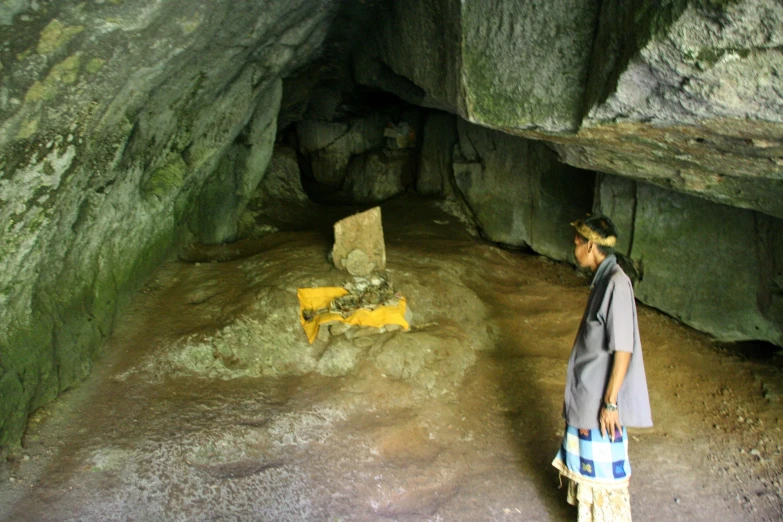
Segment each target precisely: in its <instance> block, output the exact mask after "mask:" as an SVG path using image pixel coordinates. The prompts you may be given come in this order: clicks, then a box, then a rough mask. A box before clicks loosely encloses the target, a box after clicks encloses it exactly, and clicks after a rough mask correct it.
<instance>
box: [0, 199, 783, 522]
mask: <svg viewBox="0 0 783 522" xmlns="http://www.w3.org/2000/svg"><path fill="white" fill-rule="evenodd" d="M383 212H384V229H385V235H386V244H387V259H388V269H389V274H390V277H391V278H392V281H393V282H394V284H395V286H396V287H397V288H398V289H399V290H401V291H402V292H403V293H404V294H405V295H406V296H407V297H408V300H409V304H410V306H411V309H412V311H413V314H414V316H413V329H412V331H411V332H407V333H385V334H382V335H379V336H376V337H373V338H372V343H370V345H368V341H365V342H363V343H361V344H360V345H355V344H354V343H348V342H347V341H339V342H337V341H323V340H318V341H316V342H315V343H314V344H313V345H309V344H308V343H307V341H306V339H305V337H304V333H303V331H302V330H301V327H300V325H299V324H298V322H297V308H296V297H295V288H296V287H297V286H313V285H323V284H339V283H340V281H344V280H346V277H345V275H344V274H341V273H340V272H338V271H336V270H335V269H334V268H332V267H331V266H330V265H329V263H328V261H327V259H326V253H327V251H328V249H329V247H330V244H329V242H330V235H329V226H327V225H330V224H331V222H332V221H333V218H334V217H335V216H334V215H324V216H321V217H318V216H317V215H316V214H312V213H310V214H307V217H308V220H309V222H311V223H320V225H319V226H314V227H313V228H315V230H310V231H306V230H291V231H287V232H279V233H276V234H272V235H269V236H265V237H263V238H260V239H255V240H248V241H244V242H242V243H240V244H235V245H227V246H223V247H213V248H211V249H208V248H203V249H201V250H198V251H195V250H193V251H191V252H190V253H189V254H188V255H186V256H184V258H185V259H187V260H188V261H182V260H178V261H171V262H169V263H166V264H165V265H163V266H162V267H160V269H159V270H158V271H157V272H156V273H155V274H154V275H153V276H152V277H151V278H150V280H149V282H148V283H147V285H146V286H145V287H144V288H143V289H142V291H140V292H139V293H138V294H137V296H136V297H135V298H134V300H133V302H132V304H131V305H130V307H129V308H128V309H127V312H126V313H125V314H124V315H123V316H122V317H120V318H118V320H117V326H116V328H115V331H114V333H113V334H112V336H111V337H110V338H109V339H108V341H107V343H106V346H105V348H104V350H103V351H102V354H101V356H100V357H99V359H98V360H97V361H96V362H95V364H94V367H93V371H92V374H91V375H90V377H89V378H88V379H87V380H86V381H85V382H84V383H83V384H82V385H80V386H78V387H77V388H75V389H72V390H70V391H68V392H66V393H64V394H62V395H61V397H60V398H59V399H57V400H56V401H54V402H53V403H51V404H49V405H47V406H45V407H43V408H41V409H40V410H38V411H37V412H36V413H35V414H34V415H33V416H32V417H31V419H30V423H29V427H28V429H27V432H26V435H25V439H24V443H23V447H22V449H21V450H20V451H19V452H17V453H15V454H14V455H12V457H11V458H10V459H9V460H8V462H4V463H2V465H0V480H1V481H2V482H0V519H2V520H9V521H10V520H13V521H17V520H35V521H65V520H90V521H91V520H96V521H97V520H100V521H105V520H136V521H147V520H150V521H152V520H155V521H165V520H268V521H283V520H314V521H320V520H324V521H327V520H330V521H331V520H333V521H338V520H339V521H365V520H367V521H371V520H410V521H425V520H442V521H480V520H481V521H483V520H536V521H538V520H541V521H544V520H564V521H565V520H575V517H576V514H575V511H574V510H573V508H571V507H569V506H568V505H567V504H566V503H565V491H564V489H558V476H557V473H556V472H555V470H554V469H553V468H552V467H551V466H550V462H551V460H552V458H553V457H554V455H555V453H556V451H557V448H558V445H559V442H560V438H561V436H562V429H563V423H562V420H561V416H560V407H561V401H562V393H563V386H564V381H565V368H566V362H567V358H568V355H569V351H570V347H571V342H572V340H573V336H574V334H575V332H576V328H577V326H578V323H579V320H580V315H581V312H582V307H583V305H584V302H585V300H586V297H587V294H588V279H587V278H586V277H585V276H584V275H582V274H580V273H578V272H577V271H575V270H574V269H573V268H572V267H570V266H569V265H567V264H564V263H555V262H552V261H549V260H546V259H544V258H542V257H539V256H535V255H531V254H528V253H524V252H509V251H505V250H501V249H499V248H497V247H496V246H494V245H490V244H487V243H485V242H482V241H480V240H477V239H475V238H474V237H472V236H471V235H469V234H468V233H467V232H466V229H465V227H464V226H463V225H462V224H461V223H460V221H459V220H457V219H455V218H454V217H453V216H451V215H448V214H445V213H444V212H442V211H441V210H440V209H439V208H437V206H436V205H435V204H434V203H433V202H429V201H423V200H416V201H413V200H409V199H400V200H396V201H394V202H391V203H389V204H387V205H385V206H384V207H383ZM304 215H305V214H302V216H304ZM291 228H292V229H295V228H302V227H291ZM197 260H198V261H197ZM242 321H245V323H243V324H246V325H250V326H252V328H250V326H248V328H249V329H245V330H238V329H232V328H233V327H232V325H235V324H237V322H242ZM639 321H640V328H641V334H642V342H643V346H644V357H645V364H646V369H647V375H648V381H649V387H650V393H651V400H652V407H653V417H654V421H655V427H654V428H652V429H648V430H633V429H632V430H629V431H630V435H631V445H630V456H631V463H632V466H633V478H632V481H631V499H632V508H633V513H634V519H635V520H636V521H662V520H666V521H674V520H710V521H712V520H721V521H732V520H780V519H781V517H782V514H783V511H781V494H782V493H783V490H781V487H782V486H783V482H782V481H783V456H782V455H781V444H782V443H783V433H782V432H781V419H782V418H783V399H782V398H781V397H782V394H783V378H781V377H782V375H781V368H780V367H781V365H780V361H779V360H778V359H777V358H775V357H769V358H758V357H756V358H753V357H749V356H747V354H746V355H743V354H741V353H737V352H735V351H732V350H730V349H729V347H727V346H726V345H721V344H718V343H716V342H714V341H712V340H711V339H710V338H709V337H708V336H706V335H704V334H701V333H698V332H696V331H694V330H692V329H690V328H687V327H685V326H683V325H681V324H679V323H678V322H677V321H675V320H673V319H671V318H669V317H667V316H665V315H663V314H661V313H659V312H656V311H654V310H652V309H649V308H647V307H644V306H640V308H639ZM270 324H271V325H272V326H273V328H271V330H270V329H269V328H267V329H264V328H266V326H264V325H270ZM253 328H256V329H255V330H253ZM243 332H244V333H243ZM248 332H250V334H248ZM252 332H256V333H257V335H258V336H260V338H261V341H258V343H254V334H252ZM411 340H413V341H411ZM262 341H263V342H262ZM406 342H407V343H408V344H407V345H406V344H405V343H406ZM188 343H189V344H188ZM231 343H235V344H234V345H232V344H231ZM259 343H260V344H261V345H262V346H263V350H264V353H263V354H261V355H259V354H258V353H256V355H258V357H255V358H254V359H252V360H251V359H248V357H252V354H253V353H254V351H258V350H260V348H259ZM341 343H342V344H341ZM395 343H396V344H395ZM411 343H412V344H411ZM240 345H241V346H240ZM184 346H189V347H190V348H189V350H190V351H187V350H185V349H184V348H183V347H184ZM227 346H228V348H227ZM231 346H234V347H233V348H231ZM406 346H408V347H413V348H414V350H407V351H406V349H405V347H406ZM199 347H200V349H201V351H199V350H198V349H197V348H199ZM204 347H206V348H204ZM389 347H395V348H394V349H392V348H389ZM204 350H206V352H205V351H204ZM267 352H268V353H267ZM272 352H274V353H272ZM278 352H279V353H278ZM423 352H426V354H427V355H426V356H425V357H422V356H420V354H421V353H423ZM248 354H250V355H248ZM164 355H165V356H164ZM188 357H190V359H188ZM199 357H202V358H201V359H199ZM264 357H265V359H263V358H264ZM204 358H206V359H204ZM186 359H187V360H186ZM260 359H263V360H261V362H258V361H259V360H260ZM326 359H329V362H328V364H327V363H326V362H324V361H325V360H326ZM264 361H267V362H264ZM267 363H268V364H267Z"/></svg>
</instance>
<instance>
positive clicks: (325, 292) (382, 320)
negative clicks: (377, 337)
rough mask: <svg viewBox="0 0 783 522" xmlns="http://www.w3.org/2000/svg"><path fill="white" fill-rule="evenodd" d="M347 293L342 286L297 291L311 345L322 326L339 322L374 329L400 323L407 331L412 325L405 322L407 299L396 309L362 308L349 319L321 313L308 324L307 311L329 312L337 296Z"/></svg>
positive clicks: (300, 310) (301, 320)
mask: <svg viewBox="0 0 783 522" xmlns="http://www.w3.org/2000/svg"><path fill="white" fill-rule="evenodd" d="M347 293H348V290H346V289H345V288H341V287H339V286H323V287H319V288H298V289H297V290H296V296H297V297H298V298H299V321H300V322H301V323H302V328H304V331H305V333H306V334H307V340H308V341H310V343H311V344H312V342H313V341H315V338H316V336H317V335H318V328H319V327H320V326H321V324H323V323H328V322H330V321H340V322H342V323H347V324H353V325H357V326H375V327H377V328H380V327H381V326H386V325H387V324H398V325H400V326H402V327H403V328H405V329H406V330H408V329H409V328H410V325H409V324H408V321H406V320H405V307H406V306H407V305H406V303H405V298H404V297H401V298H400V300H399V302H398V303H397V304H396V305H394V306H379V307H377V308H376V309H375V310H369V309H367V308H360V309H358V310H356V311H355V312H353V313H352V314H351V315H349V316H348V317H343V316H342V315H340V314H336V313H332V312H322V313H319V314H316V315H315V317H313V318H312V319H311V320H309V321H307V320H305V317H304V311H305V310H321V309H324V308H326V309H328V308H329V303H331V302H332V300H333V299H336V298H337V297H342V296H344V295H345V294H347Z"/></svg>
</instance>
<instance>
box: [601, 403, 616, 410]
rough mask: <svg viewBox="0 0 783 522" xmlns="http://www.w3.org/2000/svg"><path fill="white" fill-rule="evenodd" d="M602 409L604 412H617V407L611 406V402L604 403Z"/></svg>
mask: <svg viewBox="0 0 783 522" xmlns="http://www.w3.org/2000/svg"><path fill="white" fill-rule="evenodd" d="M604 409H605V410H606V411H617V405H616V404H612V403H611V402H605V403H604Z"/></svg>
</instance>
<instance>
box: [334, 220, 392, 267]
mask: <svg viewBox="0 0 783 522" xmlns="http://www.w3.org/2000/svg"><path fill="white" fill-rule="evenodd" d="M332 260H333V262H334V266H336V267H337V268H338V269H340V270H346V271H348V272H349V273H350V274H351V275H356V276H365V275H369V274H370V273H371V272H373V271H375V270H384V269H385V268H386V246H385V244H384V242H383V226H382V224H381V208H380V207H375V208H372V209H370V210H367V211H366V212H361V213H359V214H355V215H353V216H351V217H347V218H345V219H343V220H341V221H338V222H337V223H335V225H334V247H333V248H332Z"/></svg>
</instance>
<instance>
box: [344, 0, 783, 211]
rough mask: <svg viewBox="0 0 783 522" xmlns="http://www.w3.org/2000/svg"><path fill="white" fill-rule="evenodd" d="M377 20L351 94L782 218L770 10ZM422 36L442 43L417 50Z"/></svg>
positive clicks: (601, 7) (465, 11) (426, 15)
mask: <svg viewBox="0 0 783 522" xmlns="http://www.w3.org/2000/svg"><path fill="white" fill-rule="evenodd" d="M386 9H387V11H386V12H385V13H384V16H383V17H381V18H379V20H378V24H379V26H380V27H379V29H378V30H377V31H375V32H374V33H373V35H372V36H373V38H374V39H372V40H371V41H370V42H368V43H367V44H366V45H364V46H363V47H362V49H361V50H360V57H361V59H360V62H361V63H362V64H364V65H365V67H366V68H367V70H370V69H371V70H373V71H375V73H373V74H365V75H359V76H357V81H358V82H359V83H364V84H367V85H373V86H379V87H382V88H384V89H386V90H388V91H390V92H395V93H397V94H398V95H399V96H401V97H403V98H405V99H408V100H409V101H411V102H412V103H418V104H421V105H425V106H431V107H438V108H441V109H443V110H447V111H449V112H452V113H455V114H458V115H460V116H462V117H463V118H464V119H466V120H468V121H471V122H475V123H478V124H481V125H483V126H486V127H492V128H495V129H498V130H502V131H504V132H508V133H512V134H517V135H521V136H524V137H527V138H531V139H537V140H546V141H549V142H551V143H553V144H555V145H556V150H557V152H558V154H559V155H560V157H561V159H562V160H563V161H564V162H566V163H568V164H570V165H572V166H575V167H578V168H582V169H586V170H594V171H600V172H608V173H612V174H617V175H622V176H625V177H630V178H635V179H641V180H644V181H647V182H648V183H652V184H656V185H658V186H661V187H664V188H669V189H673V190H676V191H679V192H685V193H689V194H692V195H696V196H699V197H703V198H705V199H708V200H711V201H715V202H718V203H724V204H727V205H731V206H738V207H742V208H749V209H753V210H758V211H761V212H764V213H766V214H769V215H772V216H776V217H783V174H782V173H783V138H781V136H783V81H782V80H781V76H780V71H781V70H783V4H781V3H780V2H779V1H778V0H732V1H718V0H714V1H713V0H672V1H667V2H652V1H650V0H633V1H631V2H628V1H624V0H612V1H602V2H598V1H588V2H583V1H581V2H580V1H571V0H561V1H558V2H543V1H541V2H539V1H528V0H525V1H522V0H510V1H509V0H504V1H500V0H497V1H496V0H488V1H482V2H458V1H457V0H425V1H423V2H418V1H413V0H402V1H400V0H397V1H395V2H392V3H390V5H389V6H388V7H387V8H386ZM438 17H440V18H441V19H442V22H441V24H442V27H443V29H442V30H436V29H434V28H433V26H435V25H437V24H436V23H435V22H433V20H436V19H438ZM422 34H428V36H429V38H428V41H430V40H432V39H434V41H435V42H436V43H437V45H429V46H427V45H421V42H422V41H424V39H423V38H422V37H421V36H420V35H422ZM368 64H369V65H368Z"/></svg>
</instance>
